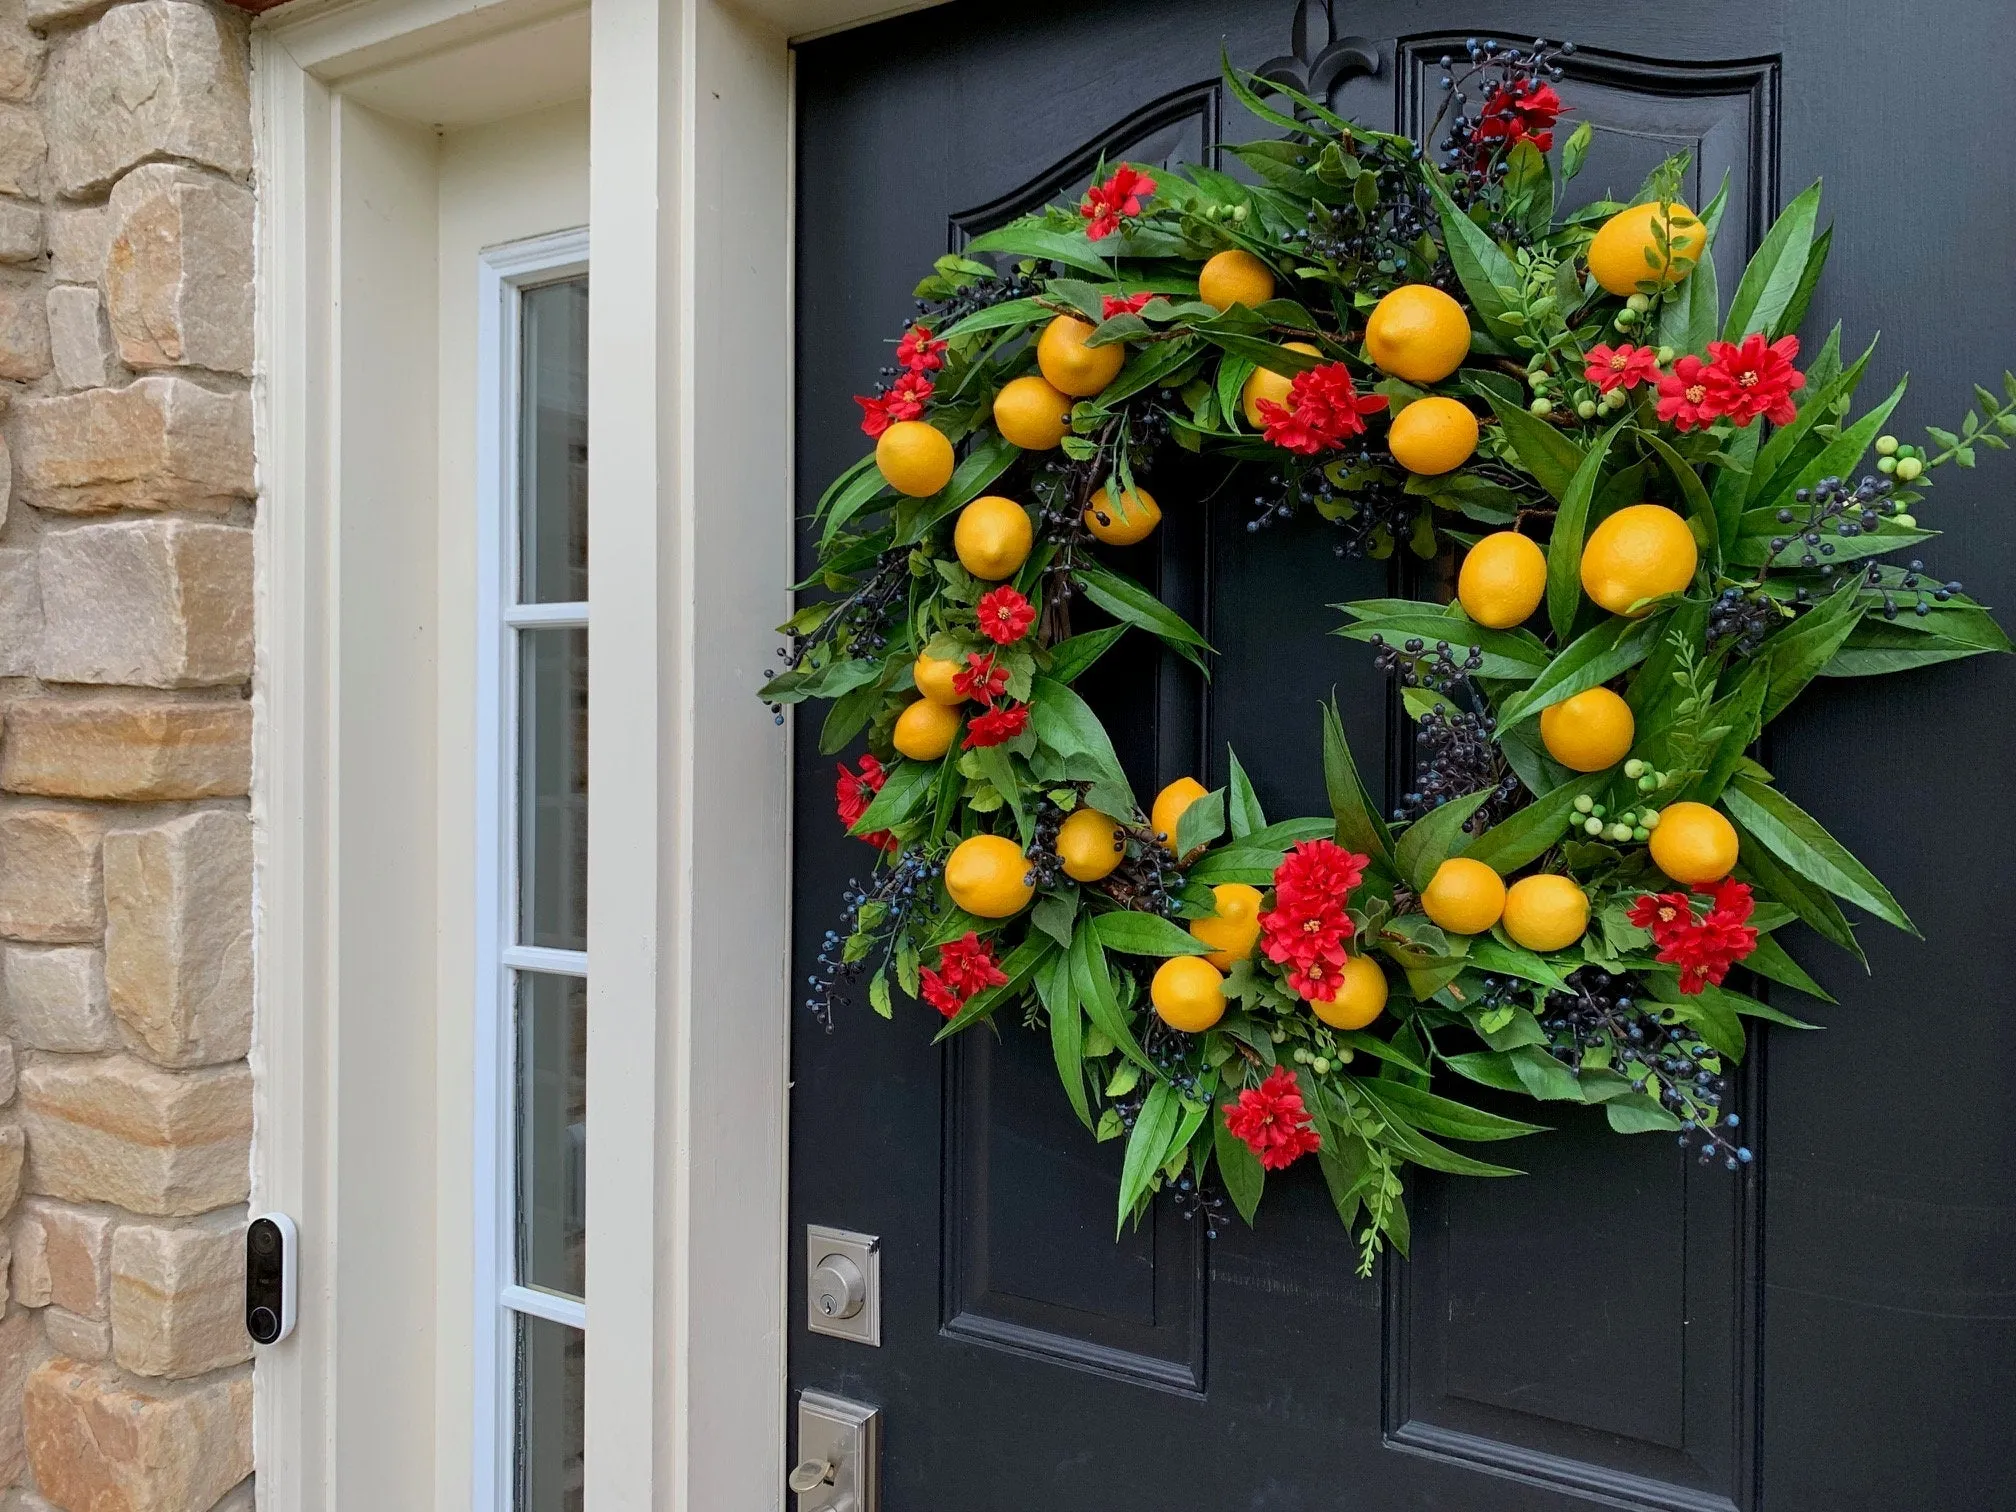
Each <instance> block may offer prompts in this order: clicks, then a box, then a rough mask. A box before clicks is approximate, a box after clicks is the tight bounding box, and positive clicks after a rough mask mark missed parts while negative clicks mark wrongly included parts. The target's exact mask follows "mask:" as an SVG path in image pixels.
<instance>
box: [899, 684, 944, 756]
mask: <svg viewBox="0 0 2016 1512" xmlns="http://www.w3.org/2000/svg"><path fill="white" fill-rule="evenodd" d="M958 733H959V711H958V710H957V709H955V708H953V707H952V706H951V705H950V704H943V703H939V702H937V701H936V700H935V699H931V698H920V699H918V700H917V702H915V703H913V704H912V705H910V707H909V708H907V709H905V710H904V711H903V712H902V713H901V714H899V715H897V716H896V731H895V733H894V734H893V735H892V736H890V739H891V740H893V741H894V742H895V745H896V749H897V750H899V751H901V752H902V753H903V754H904V755H905V756H908V757H909V758H910V759H911V760H912V761H936V760H937V759H938V758H939V757H940V756H943V755H944V754H945V753H946V752H947V751H949V750H951V749H952V737H953V736H955V735H957V734H958Z"/></svg>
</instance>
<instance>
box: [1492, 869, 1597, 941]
mask: <svg viewBox="0 0 2016 1512" xmlns="http://www.w3.org/2000/svg"><path fill="white" fill-rule="evenodd" d="M1588 928H1589V895H1588V894H1587V893H1585V892H1584V891H1582V889H1581V888H1579V887H1577V886H1576V885H1575V884H1574V882H1572V881H1571V880H1569V879H1568V878H1567V877H1557V876H1555V875H1553V874H1552V873H1542V874H1541V875H1539V876H1535V877H1521V878H1520V879H1519V880H1518V881H1517V882H1514V883H1513V884H1512V885H1511V887H1510V888H1508V889H1506V892H1505V933H1507V934H1508V935H1510V936H1512V940H1513V943H1514V944H1517V945H1524V946H1525V947H1526V948H1527V949H1528V950H1566V949H1567V948H1568V947H1569V946H1570V945H1573V944H1574V943H1575V942H1576V941H1577V940H1579V939H1581V938H1582V935H1583V932H1584V931H1585V930H1587V929H1588Z"/></svg>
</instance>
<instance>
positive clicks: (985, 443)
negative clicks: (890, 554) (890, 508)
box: [896, 433, 1022, 546]
mask: <svg viewBox="0 0 2016 1512" xmlns="http://www.w3.org/2000/svg"><path fill="white" fill-rule="evenodd" d="M1021 455H1022V453H1021V450H1020V448H1018V447H1017V446H1016V445H1015V444H1014V443H1013V442H1012V441H1010V440H1008V439H1007V438H1006V437H1005V436H1000V435H995V434H992V433H990V434H989V435H988V436H987V437H986V438H985V439H984V440H982V441H980V442H979V443H978V444H977V445H975V446H974V448H973V450H971V451H970V452H968V453H967V454H966V455H965V456H964V457H963V458H961V459H960V462H959V465H958V466H957V467H956V468H954V469H953V470H952V481H951V482H949V483H947V484H946V485H945V487H944V488H943V489H941V490H940V491H939V492H937V493H935V494H933V495H932V496H931V497H930V498H928V499H908V500H905V501H904V502H903V503H902V504H900V505H898V506H897V510H896V519H897V527H896V544H897V545H898V546H911V545H915V544H916V543H917V542H919V541H921V540H923V539H924V537H925V536H927V535H929V534H930V533H931V527H932V526H934V525H936V524H937V523H938V522H939V521H940V520H942V519H944V518H945V517H946V516H947V515H949V514H951V513H953V512H954V511H955V510H957V509H959V508H961V507H962V506H963V505H965V504H968V503H970V502H971V501H972V500H974V499H976V498H978V497H979V496H980V494H981V492H982V491H983V490H984V489H985V488H986V487H987V485H988V484H990V483H992V482H993V481H994V480H995V479H996V478H998V477H1000V476H1001V474H1003V473H1004V472H1006V471H1007V470H1008V468H1009V465H1010V464H1011V463H1013V462H1014V461H1015V459H1016V458H1017V457H1019V456H1021Z"/></svg>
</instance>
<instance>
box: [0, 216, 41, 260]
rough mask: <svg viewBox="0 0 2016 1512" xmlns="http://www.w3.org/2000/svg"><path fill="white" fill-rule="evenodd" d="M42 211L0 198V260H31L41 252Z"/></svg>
mask: <svg viewBox="0 0 2016 1512" xmlns="http://www.w3.org/2000/svg"><path fill="white" fill-rule="evenodd" d="M43 250H44V249H43V245H42V212H41V211H40V210H37V209H36V208H35V207H34V206H33V205H22V204H17V203H15V202H14V201H13V200H0V262H9V263H24V262H33V261H35V259H36V258H38V257H40V256H41V255H42V253H43Z"/></svg>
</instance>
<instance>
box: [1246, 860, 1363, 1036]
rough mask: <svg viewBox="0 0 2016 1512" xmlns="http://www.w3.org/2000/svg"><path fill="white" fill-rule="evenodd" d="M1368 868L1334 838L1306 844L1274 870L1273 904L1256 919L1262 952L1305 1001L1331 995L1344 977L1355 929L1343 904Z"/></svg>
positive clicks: (1348, 899)
mask: <svg viewBox="0 0 2016 1512" xmlns="http://www.w3.org/2000/svg"><path fill="white" fill-rule="evenodd" d="M1369 864H1370V863H1369V861H1368V859H1367V858H1366V857H1364V856H1360V855H1355V854H1353V853H1352V852H1350V851H1347V850H1346V849H1344V847H1343V846H1341V845H1339V844H1337V843H1336V842H1335V841H1334V840H1305V841H1303V842H1302V843H1301V844H1300V845H1298V846H1296V847H1295V848H1294V849H1293V850H1291V851H1289V852H1288V854H1287V855H1285V856H1283V857H1282V858H1281V864H1280V865H1279V866H1277V867H1276V868H1275V869H1274V906H1273V907H1272V908H1271V909H1269V910H1268V911H1267V912H1266V913H1263V914H1262V915H1260V948H1261V949H1262V950H1263V951H1265V952H1266V953H1267V959H1268V960H1270V961H1273V962H1274V963H1276V964H1277V965H1283V966H1286V967H1287V968H1288V985H1289V986H1290V987H1292V988H1294V989H1295V991H1296V992H1298V993H1300V994H1301V995H1302V997H1303V998H1304V999H1305V1000H1306V1001H1309V1002H1315V1001H1318V1000H1320V999H1323V998H1327V997H1330V996H1332V995H1334V993H1335V991H1336V985H1337V981H1338V979H1339V978H1341V977H1342V976H1343V973H1344V960H1345V956H1346V955H1347V954H1348V952H1347V951H1346V950H1345V948H1344V942H1345V941H1346V940H1348V939H1350V938H1351V934H1352V929H1353V926H1352V923H1351V915H1350V914H1348V913H1346V912H1345V905H1346V904H1347V903H1349V902H1350V900H1351V889H1352V888H1354V887H1356V886H1357V885H1358V884H1359V883H1360V882H1362V881H1363V880H1364V879H1365V868H1366V866H1367V865H1369Z"/></svg>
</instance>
